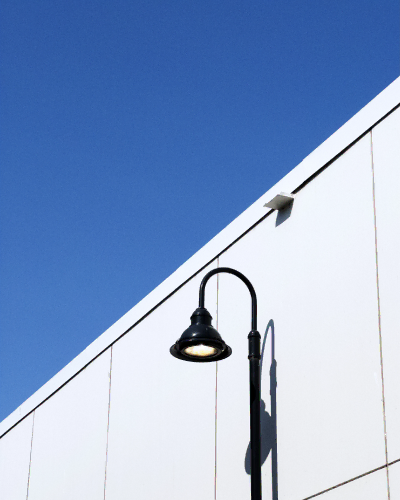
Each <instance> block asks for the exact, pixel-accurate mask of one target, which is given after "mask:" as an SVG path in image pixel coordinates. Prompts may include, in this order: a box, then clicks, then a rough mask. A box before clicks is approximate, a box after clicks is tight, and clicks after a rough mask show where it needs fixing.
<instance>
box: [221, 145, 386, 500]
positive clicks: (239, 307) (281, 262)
mask: <svg viewBox="0 0 400 500" xmlns="http://www.w3.org/2000/svg"><path fill="white" fill-rule="evenodd" d="M275 214H276V213H274V215H272V216H269V217H268V218H267V219H265V221H263V222H262V223H261V224H260V225H258V226H257V227H256V228H255V229H253V230H252V231H251V232H250V233H249V234H247V235H246V236H245V237H244V238H243V239H241V240H240V241H239V242H238V243H236V244H235V245H234V246H233V247H231V248H230V249H229V250H228V251H227V252H226V253H224V254H223V255H222V256H221V257H220V266H227V267H233V268H236V269H237V270H239V271H241V272H242V273H244V274H245V275H246V276H247V277H248V278H249V279H250V281H251V282H252V283H253V285H254V287H255V289H256V292H257V294H258V299H259V331H260V333H261V335H262V337H263V338H264V336H265V333H266V330H268V331H267V338H266V347H265V351H264V358H263V370H262V383H263V389H262V399H263V401H264V402H265V411H264V412H263V422H262V426H263V433H264V442H265V444H264V454H266V453H267V452H268V459H267V460H266V461H265V463H264V465H263V491H264V495H265V498H266V499H268V498H272V493H271V490H272V483H271V477H272V474H271V468H272V467H275V466H276V464H275V461H274V463H273V464H272V463H271V457H272V455H273V453H272V451H270V448H271V449H272V450H273V446H274V426H273V417H274V413H275V410H276V415H277V431H278V432H277V443H278V445H277V453H278V460H277V473H278V480H279V485H278V487H279V499H280V500H286V499H301V498H306V497H307V496H310V495H313V494H316V493H318V492H320V491H323V490H324V489H327V488H330V487H332V486H335V485H337V484H339V483H341V482H343V481H346V480H348V479H351V478H352V477H356V476H357V475H360V474H362V473H365V472H367V471H369V470H372V469H374V468H377V467H379V466H382V465H384V463H385V449H384V431H383V412H382V402H381V395H382V393H381V376H380V373H381V367H380V354H379V329H378V308H377V286H376V266H375V236H374V212H373V198H372V169H371V151H370V139H369V137H364V138H363V139H362V140H360V141H359V142H358V143H356V144H355V145H354V146H353V147H352V148H351V149H350V150H348V151H347V152H346V153H345V154H343V155H342V156H341V157H340V158H339V159H337V160H336V161H335V162H334V163H333V164H332V165H331V166H329V167H328V168H327V169H326V170H325V171H324V172H322V173H321V174H320V175H319V176H318V177H316V178H315V179H314V180H313V181H312V182H311V183H309V184H308V185H307V186H306V187H304V188H303V189H302V190H301V191H300V192H299V193H298V194H297V197H296V200H295V202H294V205H293V207H292V210H291V211H290V209H289V210H287V211H286V213H279V214H277V215H275ZM218 306H219V308H218V322H219V331H220V333H221V335H222V336H223V338H224V340H225V341H226V342H228V344H230V345H231V346H232V348H233V354H232V356H231V357H230V358H228V359H227V360H224V361H221V362H219V363H218V395H217V401H218V404H217V414H218V423H217V499H218V500H225V499H230V498H233V497H235V498H248V497H249V491H250V477H249V475H248V472H249V467H248V464H247V465H246V457H247V453H248V445H249V431H248V428H249V410H248V406H249V403H248V398H249V389H248V362H247V338H246V337H247V333H248V331H249V328H250V297H249V294H248V291H247V289H246V287H245V286H244V285H243V284H242V283H241V282H240V281H239V280H237V279H236V278H234V277H232V276H229V275H221V278H220V285H219V295H218ZM273 334H274V339H275V353H274V354H275V355H274V359H275V360H276V366H277V370H276V371H277V375H276V380H277V387H276V384H275V381H274V380H273V381H272V384H271V387H270V381H271V379H270V369H271V341H272V337H273ZM272 372H273V370H272ZM274 387H276V392H277V402H276V405H274V404H273V405H272V406H273V408H271V396H270V392H271V393H272V395H274V391H275V389H274ZM271 417H272V418H271ZM271 424H272V425H271ZM264 458H265V457H264ZM274 470H275V469H274ZM275 472H276V471H275ZM275 476H276V475H275V474H274V477H275ZM274 498H277V497H276V495H275V497H274Z"/></svg>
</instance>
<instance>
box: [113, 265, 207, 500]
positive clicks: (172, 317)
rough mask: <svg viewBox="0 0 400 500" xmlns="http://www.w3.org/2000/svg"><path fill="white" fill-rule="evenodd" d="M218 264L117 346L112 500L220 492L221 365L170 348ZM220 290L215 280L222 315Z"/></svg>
mask: <svg viewBox="0 0 400 500" xmlns="http://www.w3.org/2000/svg"><path fill="white" fill-rule="evenodd" d="M213 267H214V266H213ZM210 269H211V268H209V269H207V270H204V271H202V272H201V273H200V274H199V275H198V276H196V277H195V278H193V279H192V280H191V281H189V282H188V283H187V284H186V285H184V287H183V288H181V289H180V290H179V291H178V292H176V293H175V294H174V295H173V296H172V297H170V298H169V299H168V300H167V301H166V302H165V303H164V304H162V305H161V306H159V307H158V308H157V309H156V310H155V311H153V312H152V313H151V314H150V315H149V316H148V317H147V318H145V319H144V320H143V321H142V322H141V323H139V324H138V325H137V326H136V327H135V328H134V329H133V330H132V331H131V332H129V333H128V334H126V335H125V336H124V337H123V338H122V339H120V340H119V341H118V342H117V343H116V344H115V345H114V347H113V356H112V357H113V362H112V379H111V380H112V381H111V409H110V429H109V446H108V463H107V483H106V500H131V499H132V498H137V499H140V500H154V499H156V498H171V499H172V498H173V499H174V500H179V499H181V500H187V499H188V498H190V500H196V499H198V500H204V499H212V498H213V497H214V469H215V384H216V365H215V363H188V362H185V361H180V360H178V359H176V358H174V357H172V356H171V354H170V353H169V349H170V347H171V345H172V344H174V343H175V341H176V340H177V339H178V338H179V337H180V335H181V334H182V333H183V331H184V330H185V329H186V328H187V327H188V326H189V325H190V316H191V314H192V313H193V311H194V310H195V309H196V308H197V307H198V288H199V284H200V281H201V279H202V277H203V276H204V275H205V274H206V272H207V271H208V270H210ZM216 292H217V287H216V279H214V281H210V282H209V283H208V285H207V291H206V307H207V308H208V309H209V311H210V313H211V315H212V316H213V317H214V318H215V315H216V297H217V293H216Z"/></svg>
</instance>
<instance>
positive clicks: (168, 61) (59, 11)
mask: <svg viewBox="0 0 400 500" xmlns="http://www.w3.org/2000/svg"><path fill="white" fill-rule="evenodd" d="M399 20H400V3H399V1H398V0H379V1H377V0H376V1H371V0H362V1H361V0H336V1H335V2H332V1H327V0H309V1H305V2H299V1H297V0H296V1H294V0H286V1H285V2H276V1H271V0H230V1H226V0H220V1H215V0H201V1H199V0H197V1H192V0H168V1H165V0H164V1H160V0H113V1H112V2H111V1H104V0H88V1H83V2H82V0H79V1H78V0H46V1H44V0H34V1H32V0H29V1H28V0H2V2H1V4H0V23H1V25H0V70H1V89H0V90H1V94H0V109H1V130H0V132H1V133H0V141H1V142H0V154H1V157H0V160H1V178H0V190H1V193H0V194H1V197H0V198H1V199H0V203H1V206H0V209H1V212H0V214H1V262H0V280H1V296H0V299H1V302H0V303H1V310H0V322H1V323H0V334H1V344H0V356H1V357H0V391H1V393H0V401H1V407H0V420H2V419H3V418H5V417H6V416H7V415H8V414H9V413H11V412H12V411H13V410H14V409H15V408H16V407H17V406H19V405H20V404H21V403H22V402H23V401H24V400H25V399H27V398H28V397H29V396H30V395H31V394H33V393H34V392H35V391H36V390H37V389H38V388H39V387H40V386H42V385H43V384H44V383H45V382H46V381H47V380H49V379H50V378H51V377H52V376H53V375H54V374H55V373H57V372H58V371H59V370H60V369H61V368H63V366H65V365H66V364H67V363H68V362H69V361H71V359H73V358H74V357H75V356H76V355H78V354H79V353H80V352H81V351H82V350H83V349H84V348H85V347H86V346H87V345H88V344H90V343H91V342H92V341H93V340H94V339H95V338H97V337H98V336H99V335H100V334H101V333H102V332H103V331H104V330H106V329H107V328H108V327H109V326H110V325H112V324H113V323H114V322H115V321H117V320H118V319H119V318H120V317H121V316H122V315H123V314H124V313H126V312H127V311H128V310H129V309H130V308H132V307H133V306H134V305H135V304H136V303H137V302H138V301H139V300H141V299H142V298H143V297H144V296H145V295H147V294H148V293H149V292H150V291H151V290H152V289H153V288H155V287H156V286H157V285H158V284H159V283H160V282H161V281H163V280H164V279H165V278H167V277H168V276H169V275H170V274H171V273H172V272H173V271H174V270H175V269H176V268H177V267H179V266H180V265H181V264H182V263H183V262H184V261H186V260H187V259H188V258H189V257H190V256H191V255H193V254H194V253H195V252H196V251H197V250H198V249H200V248H201V247H202V246H203V245H204V244H205V243H207V241H209V240H210V239H211V238H212V237H213V236H215V235H216V234H217V233H218V232H219V231H220V230H222V229H223V228H224V227H225V226H226V225H227V224H229V223H230V222H231V221H232V220H233V219H234V218H235V217H237V216H238V215H239V214H240V213H241V212H243V211H244V210H245V209H246V208H247V207H248V206H249V205H250V204H252V203H253V202H254V201H255V200H256V199H257V198H259V197H260V196H261V195H262V194H263V193H264V192H265V191H267V190H268V189H269V188H270V187H271V186H273V185H274V184H275V183H276V182H277V181H278V180H279V179H280V178H281V177H283V176H284V175H285V174H286V173H288V172H289V171H290V170H291V169H292V168H294V167H295V166H296V165H297V164H298V163H299V162H300V161H301V160H302V159H303V158H304V157H305V156H307V155H308V154H309V153H310V152H311V151H313V150H314V149H315V148H316V147H317V146H318V145H319V144H320V143H321V142H323V141H324V140H325V139H326V138H328V137H329V136H330V135H331V134H332V133H333V132H335V131H336V130H337V129H338V128H339V127H340V126H341V125H343V124H344V123H345V122H346V121H347V120H348V119H349V118H351V117H352V116H353V115H354V114H355V113H356V112H357V111H359V110H360V109H361V108H362V107H363V106H365V105H366V104H367V103H368V102H369V101H370V100H371V99H373V98H374V97H375V96H376V95H377V94H378V93H379V92H381V91H382V90H383V89H384V88H385V87H386V86H387V85H389V84H390V83H391V82H392V81H393V80H394V79H395V78H396V77H397V76H398V75H399V70H400V51H399V43H400V21H399ZM172 340H174V339H172Z"/></svg>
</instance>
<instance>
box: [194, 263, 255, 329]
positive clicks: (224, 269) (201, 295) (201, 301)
mask: <svg viewBox="0 0 400 500" xmlns="http://www.w3.org/2000/svg"><path fill="white" fill-rule="evenodd" d="M218 273H228V274H233V275H234V276H236V277H237V278H239V279H241V280H242V281H243V283H244V284H245V285H246V286H247V288H248V289H249V292H250V295H251V329H252V330H257V297H256V292H255V290H254V288H253V285H252V284H251V283H250V281H249V280H248V279H247V278H246V276H244V275H243V274H242V273H239V271H236V270H235V269H231V268H230V267H217V269H213V270H212V271H210V272H209V273H207V274H206V275H205V276H204V278H203V279H202V281H201V284H200V291H199V307H202V308H204V293H205V288H206V284H207V281H208V280H209V279H210V278H211V276H214V274H218Z"/></svg>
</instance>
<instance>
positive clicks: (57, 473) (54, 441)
mask: <svg viewBox="0 0 400 500" xmlns="http://www.w3.org/2000/svg"><path fill="white" fill-rule="evenodd" d="M109 371H110V349H108V350H107V351H106V352H104V353H103V354H102V355H100V356H99V357H98V358H97V359H96V360H95V361H93V362H92V363H91V364H90V365H89V366H88V367H87V368H85V369H84V370H83V371H82V372H81V373H79V374H78V375H77V376H76V377H75V378H74V379H72V380H71V381H70V382H69V383H68V384H67V385H65V386H64V387H63V388H61V389H60V391H59V392H57V393H56V394H54V396H52V397H51V398H50V399H49V400H48V401H46V402H45V403H44V404H43V405H42V406H40V407H39V408H38V409H37V410H36V412H35V428H34V434H33V446H32V463H31V474H30V483H29V492H28V499H29V500H71V499H73V500H99V499H101V498H103V497H104V475H105V463H106V442H107V420H108V401H109Z"/></svg>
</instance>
